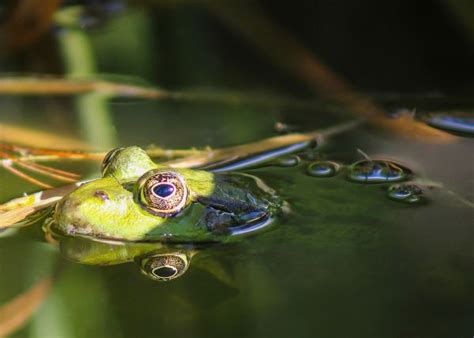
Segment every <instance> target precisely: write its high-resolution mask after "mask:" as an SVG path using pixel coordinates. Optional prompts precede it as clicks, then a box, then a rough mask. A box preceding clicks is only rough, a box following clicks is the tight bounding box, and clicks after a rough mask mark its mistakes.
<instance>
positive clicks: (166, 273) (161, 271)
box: [153, 266, 178, 278]
mask: <svg viewBox="0 0 474 338" xmlns="http://www.w3.org/2000/svg"><path fill="white" fill-rule="evenodd" d="M177 272H178V271H177V270H176V268H173V267H172V266H162V267H159V268H156V269H155V270H153V273H154V274H155V276H158V277H161V278H170V277H173V276H174V275H176V273H177Z"/></svg>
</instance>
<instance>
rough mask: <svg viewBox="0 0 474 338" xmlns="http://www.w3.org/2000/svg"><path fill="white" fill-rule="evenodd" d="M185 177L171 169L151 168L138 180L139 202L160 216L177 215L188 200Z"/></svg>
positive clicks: (147, 209)
mask: <svg viewBox="0 0 474 338" xmlns="http://www.w3.org/2000/svg"><path fill="white" fill-rule="evenodd" d="M188 196H189V192H188V188H187V185H186V181H185V180H184V178H183V177H182V176H181V175H180V174H178V173H176V172H173V171H169V170H160V169H158V170H151V171H149V172H147V173H145V174H144V175H143V176H142V177H141V178H139V180H138V202H139V204H140V205H141V207H142V208H144V209H145V210H146V211H148V212H150V213H152V214H153V215H157V216H160V217H173V216H176V215H177V214H178V213H179V212H180V211H181V210H183V209H184V207H185V206H186V204H187V202H188Z"/></svg>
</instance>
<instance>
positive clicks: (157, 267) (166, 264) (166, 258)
mask: <svg viewBox="0 0 474 338" xmlns="http://www.w3.org/2000/svg"><path fill="white" fill-rule="evenodd" d="M138 264H139V265H140V269H141V271H142V273H144V274H145V275H146V276H148V277H150V278H151V279H153V280H157V281H169V280H172V279H175V278H178V277H179V276H181V275H182V274H184V273H185V272H186V270H187V269H188V267H189V259H188V257H187V256H186V255H185V254H183V253H180V252H176V253H172V254H158V255H153V256H148V257H144V258H141V259H139V261H138Z"/></svg>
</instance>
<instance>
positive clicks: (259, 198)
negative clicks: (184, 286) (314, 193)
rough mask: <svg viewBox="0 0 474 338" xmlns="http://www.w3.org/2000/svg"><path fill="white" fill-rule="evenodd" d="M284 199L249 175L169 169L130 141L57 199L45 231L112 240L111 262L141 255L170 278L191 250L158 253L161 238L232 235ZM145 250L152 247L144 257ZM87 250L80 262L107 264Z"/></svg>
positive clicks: (255, 225)
mask: <svg viewBox="0 0 474 338" xmlns="http://www.w3.org/2000/svg"><path fill="white" fill-rule="evenodd" d="M282 206H283V203H282V201H281V200H279V198H278V197H277V196H275V194H274V192H273V190H271V189H270V188H268V187H267V186H266V185H265V184H264V183H263V181H261V180H260V179H258V178H256V177H254V176H251V175H247V174H243V173H222V174H215V173H211V172H208V171H201V170H192V169H173V168H168V167H164V166H161V165H159V164H156V163H154V162H153V161H152V160H151V159H150V158H149V157H148V155H147V154H146V152H145V151H144V150H142V149H141V148H138V147H127V148H121V149H115V150H113V151H111V152H110V153H109V154H108V155H107V156H106V157H105V159H104V161H103V164H102V178H99V179H97V180H94V181H91V182H88V183H86V184H84V185H82V186H80V187H79V188H77V189H76V190H74V191H73V192H71V193H70V194H68V195H66V196H65V197H64V198H63V199H62V200H61V201H60V202H58V204H57V205H56V208H55V211H54V215H53V217H52V221H51V223H50V224H48V226H47V227H46V230H47V231H48V232H51V233H52V234H53V235H54V236H55V237H57V238H59V240H60V242H61V241H63V240H64V239H65V238H66V239H67V238H69V240H68V243H70V242H71V239H77V238H82V239H88V240H91V242H92V243H93V242H94V241H95V242H104V241H106V242H107V241H108V242H109V243H115V244H121V245H109V247H108V249H107V250H109V251H110V252H114V254H111V255H110V256H109V259H110V264H111V263H112V262H113V263H119V262H120V259H121V257H126V258H127V259H126V261H130V260H132V259H139V260H140V266H141V267H142V270H145V271H149V272H150V273H147V274H148V275H149V276H150V277H152V278H153V279H156V280H169V279H173V278H176V277H179V276H180V275H182V273H184V271H186V269H187V266H188V265H189V260H190V258H191V256H192V254H191V252H192V251H189V250H188V251H187V252H186V253H183V252H178V253H171V254H169V253H160V250H161V251H163V250H164V249H163V246H164V245H165V244H167V245H168V246H170V245H171V246H173V245H179V244H183V243H187V244H188V245H190V244H191V243H194V244H196V243H209V242H227V241H231V240H232V239H233V238H235V237H238V236H239V235H244V234H247V233H251V232H255V231H258V230H260V229H262V228H264V227H266V226H267V225H269V224H270V223H271V222H272V220H273V218H274V216H275V215H276V214H277V213H278V212H280V211H281V210H282ZM82 243H84V242H82ZM102 244H103V245H107V244H106V243H102ZM138 244H141V245H138ZM62 246H63V245H62ZM107 250H106V251H107ZM124 250H125V251H124ZM169 250H172V249H168V251H169ZM63 251H64V250H63ZM143 251H146V252H147V253H152V254H151V256H150V255H148V254H147V255H145V256H146V257H143V256H144V252H143ZM70 253H71V252H70ZM67 256H68V257H69V258H73V259H74V257H75V255H74V254H73V255H71V254H68V255H67ZM87 257H88V261H87V262H86V261H85V260H84V259H83V258H81V259H78V261H80V262H82V263H89V264H101V265H103V264H105V262H104V261H103V259H104V257H102V258H101V259H102V260H101V259H99V258H98V257H95V258H94V255H90V253H89V255H88V256H87ZM119 258H120V259H119ZM94 259H95V260H97V261H96V262H95V263H94ZM76 260H77V259H76ZM160 276H161V277H160Z"/></svg>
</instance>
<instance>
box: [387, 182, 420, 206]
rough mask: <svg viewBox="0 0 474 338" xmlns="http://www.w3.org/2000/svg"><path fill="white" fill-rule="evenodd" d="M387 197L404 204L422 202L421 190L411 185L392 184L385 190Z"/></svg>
mask: <svg viewBox="0 0 474 338" xmlns="http://www.w3.org/2000/svg"><path fill="white" fill-rule="evenodd" d="M387 194H388V197H389V198H390V199H392V200H395V201H400V202H404V203H413V204H414V203H420V202H423V201H424V196H423V190H422V189H421V188H420V187H419V186H417V185H416V184H412V183H405V184H392V185H391V186H390V187H389V188H388V190H387Z"/></svg>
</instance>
